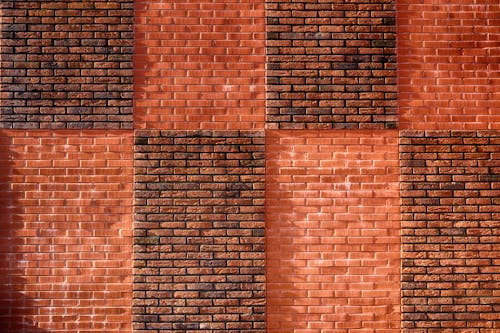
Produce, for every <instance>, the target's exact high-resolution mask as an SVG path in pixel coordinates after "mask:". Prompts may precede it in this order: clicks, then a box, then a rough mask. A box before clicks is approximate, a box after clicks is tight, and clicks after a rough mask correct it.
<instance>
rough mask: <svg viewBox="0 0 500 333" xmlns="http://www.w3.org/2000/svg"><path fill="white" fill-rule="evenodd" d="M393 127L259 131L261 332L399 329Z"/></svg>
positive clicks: (396, 174) (396, 170) (395, 139)
mask: <svg viewBox="0 0 500 333" xmlns="http://www.w3.org/2000/svg"><path fill="white" fill-rule="evenodd" d="M397 143H398V132H397V131H381V132H380V133H379V132H377V133H374V132H373V131H367V130H365V131H360V130H336V131H317V130H305V131H281V130H280V131H270V132H268V133H267V137H266V148H267V151H266V161H267V164H266V170H267V174H266V184H267V187H266V223H267V224H266V231H267V234H266V237H267V238H266V239H267V259H268V260H267V298H268V306H267V316H268V332H289V331H301V330H307V331H308V332H325V331H335V332H356V331H365V332H369V331H375V330H377V329H383V331H384V332H399V316H400V313H399V293H400V287H399V277H400V274H399V265H400V260H399V248H400V243H399V230H400V227H399V207H398V202H399V183H398V178H399V161H398V144H397Z"/></svg>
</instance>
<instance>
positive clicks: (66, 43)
mask: <svg viewBox="0 0 500 333" xmlns="http://www.w3.org/2000/svg"><path fill="white" fill-rule="evenodd" d="M133 6H134V1H133V0H111V1H102V0H90V1H59V0H55V1H33V0H26V1H22V0H21V1H18V0H15V1H2V3H1V4H0V11H1V23H0V31H1V39H2V44H1V46H0V48H1V52H0V54H1V56H0V63H1V69H2V75H1V81H0V83H1V84H2V91H1V95H0V98H1V102H2V103H1V105H0V128H24V129H31V128H50V129H61V128H76V129H79V128H107V129H131V128H132V113H133V110H132V93H133V91H132V90H133V85H132V54H133V30H132V23H133V22H132V21H133V15H134V13H133Z"/></svg>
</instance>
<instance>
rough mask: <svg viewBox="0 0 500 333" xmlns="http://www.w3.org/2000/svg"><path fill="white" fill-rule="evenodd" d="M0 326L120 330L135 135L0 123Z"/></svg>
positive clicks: (126, 313) (128, 292)
mask: <svg viewBox="0 0 500 333" xmlns="http://www.w3.org/2000/svg"><path fill="white" fill-rule="evenodd" d="M0 134H1V146H0V149H1V150H2V155H1V160H0V165H1V170H2V173H1V175H0V186H1V190H2V194H1V196H0V203H1V207H2V209H1V211H0V216H1V220H2V227H1V229H0V230H1V232H0V243H1V251H0V262H1V266H0V276H1V278H0V279H1V281H2V284H1V285H2V287H1V289H0V299H1V303H0V306H1V308H2V311H1V312H0V325H1V328H2V332H84V331H85V332H123V331H127V330H130V326H131V325H130V318H131V310H130V307H131V299H132V287H131V282H132V277H131V274H132V269H131V250H132V246H131V245H132V215H131V213H132V193H133V192H132V187H133V184H132V183H133V169H132V143H133V139H132V135H131V133H130V132H123V131H114V132H113V131H106V132H104V131H94V132H90V133H89V132H86V131H61V130H56V131H12V130H2V131H1V132H0Z"/></svg>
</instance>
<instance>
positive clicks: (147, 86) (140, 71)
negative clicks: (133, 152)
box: [134, 0, 265, 130]
mask: <svg viewBox="0 0 500 333" xmlns="http://www.w3.org/2000/svg"><path fill="white" fill-rule="evenodd" d="M135 8H136V11H135V58H134V69H135V72H134V79H135V109H134V117H135V127H136V128H141V129H179V130H198V129H207V130H225V129H229V130H232V129H238V130H240V129H246V130H252V129H262V128H264V120H265V15H264V2H263V1H262V0H259V1H248V0H244V1H237V2H235V1H232V0H218V1H214V2H205V3H202V2H192V1H186V0H183V1H172V0H169V1H161V2H158V1H156V2H151V1H145V0H139V1H136V7H135Z"/></svg>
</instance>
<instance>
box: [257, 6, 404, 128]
mask: <svg viewBox="0 0 500 333" xmlns="http://www.w3.org/2000/svg"><path fill="white" fill-rule="evenodd" d="M266 6H267V54H268V64H267V66H268V67H267V69H268V71H267V83H268V88H267V89H268V95H267V101H268V102H267V122H268V128H272V129H278V128H280V129H289V128H293V129H304V128H307V129H318V128H322V129H325V128H377V129H383V128H395V127H396V126H397V109H396V52H395V43H396V34H395V30H396V20H395V15H396V12H395V8H394V6H395V4H394V1H392V0H368V1H353V2H346V1H344V0H341V1H339V0H335V1H328V2H325V1H320V0H312V1H287V0H267V1H266Z"/></svg>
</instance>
